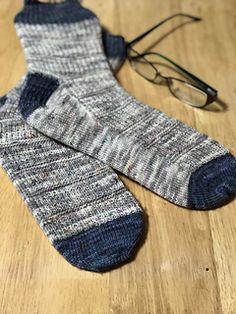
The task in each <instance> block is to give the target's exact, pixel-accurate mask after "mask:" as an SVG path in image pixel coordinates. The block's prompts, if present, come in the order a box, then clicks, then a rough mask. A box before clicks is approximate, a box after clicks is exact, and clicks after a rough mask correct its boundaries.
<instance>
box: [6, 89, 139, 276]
mask: <svg viewBox="0 0 236 314" xmlns="http://www.w3.org/2000/svg"><path fill="white" fill-rule="evenodd" d="M21 92H22V84H19V86H18V87H17V88H15V89H14V90H12V91H11V92H10V93H9V94H8V95H7V96H5V97H2V98H0V164H1V165H2V167H3V168H4V169H5V170H6V171H7V173H8V175H9V176H10V178H11V179H12V181H13V183H14V185H15V186H16V188H17V189H18V191H19V192H20V194H21V195H22V197H23V199H24V200H25V202H26V203H27V204H28V207H29V209H30V211H31V212H32V214H33V216H34V217H35V219H36V220H37V222H38V223H39V225H40V227H41V228H42V230H43V231H44V233H45V235H46V236H47V237H48V238H49V240H50V242H51V243H52V244H53V246H54V247H55V248H56V249H57V250H58V251H59V252H60V253H61V254H62V255H63V256H64V257H65V258H66V259H67V261H68V262H70V263H71V264H73V265H74V266H76V267H79V268H82V269H86V270H91V271H104V270H108V269H110V268H112V267H117V266H118V265H119V264H121V263H123V262H125V261H127V260H129V259H130V258H131V257H132V254H133V250H134V248H135V246H136V243H137V241H138V239H139V237H140V234H141V231H142V224H143V221H142V213H141V209H140V207H139V205H138V204H137V202H136V201H135V199H134V198H133V197H132V195H131V194H130V193H129V192H128V191H127V190H126V188H125V187H124V185H123V183H122V182H121V181H120V180H119V178H118V176H117V175H116V174H115V173H114V172H113V171H112V170H111V169H110V168H109V167H108V166H107V165H105V164H104V163H102V162H100V161H97V160H95V159H94V158H92V157H89V156H87V155H85V154H83V153H79V152H76V151H75V150H73V149H70V148H67V147H65V146H63V145H61V144H59V143H57V142H55V141H53V140H51V139H49V138H47V137H45V136H44V135H42V134H40V133H39V132H38V131H36V130H35V129H33V128H32V127H30V126H28V125H27V124H26V123H25V122H24V120H23V119H22V117H21V115H20V112H19V110H18V102H19V97H20V94H21Z"/></svg>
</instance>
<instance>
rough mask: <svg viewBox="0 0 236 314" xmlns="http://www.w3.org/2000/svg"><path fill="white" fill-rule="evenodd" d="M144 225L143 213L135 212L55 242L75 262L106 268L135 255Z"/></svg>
mask: <svg viewBox="0 0 236 314" xmlns="http://www.w3.org/2000/svg"><path fill="white" fill-rule="evenodd" d="M142 225H143V218H142V214H141V213H135V214H132V215H129V216H125V217H121V218H118V219H115V220H112V221H110V222H107V223H105V224H102V225H100V226H97V227H95V228H91V229H88V230H86V231H84V232H81V233H79V234H78V235H75V236H72V237H69V238H68V239H63V240H57V241H55V242H54V243H53V244H54V246H55V247H56V249H57V250H58V251H59V252H60V253H61V254H62V255H63V256H64V257H65V258H66V259H67V260H68V261H69V262H70V263H71V264H72V265H74V266H76V267H79V268H82V269H85V270H90V271H91V270H92V271H97V272H101V271H106V270H109V269H111V268H113V267H116V266H117V265H119V264H121V263H123V262H125V261H128V260H129V259H130V258H131V256H132V253H133V250H134V248H135V246H136V244H137V242H138V240H139V236H140V234H141V231H142Z"/></svg>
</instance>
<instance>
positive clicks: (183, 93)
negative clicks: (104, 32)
mask: <svg viewBox="0 0 236 314" xmlns="http://www.w3.org/2000/svg"><path fill="white" fill-rule="evenodd" d="M177 16H183V17H187V18H190V19H191V20H193V21H200V20H201V19H200V18H199V17H195V16H192V15H187V14H183V13H178V14H175V15H172V16H170V17H168V18H166V19H164V20H162V21H161V22H159V23H158V24H157V25H155V26H153V27H152V28H151V29H149V30H147V31H146V32H145V33H143V34H141V35H139V36H138V37H137V38H135V39H134V40H132V41H131V42H129V43H127V57H128V60H129V62H130V64H131V66H132V68H133V69H134V70H135V71H136V72H137V73H138V74H140V75H141V76H142V77H144V78H145V79H147V80H148V81H150V82H152V83H154V84H166V85H167V86H168V88H169V90H170V92H171V94H172V95H173V96H175V97H176V98H178V99H179V100H180V101H183V102H184V103H186V104H188V105H190V106H193V107H197V108H203V107H205V106H207V105H209V104H210V103H212V102H213V101H215V100H216V99H217V90H215V89H214V88H213V87H211V86H209V85H208V84H207V83H205V82H203V81H202V80H200V79H199V78H198V77H196V76H195V75H193V74H192V73H190V72H188V71H187V70H185V69H184V68H182V67H181V66H180V65H178V64H177V63H176V62H174V61H172V60H171V59H169V58H168V57H166V56H164V55H162V54H160V53H158V52H144V53H138V52H137V51H136V50H135V49H134V48H133V46H134V45H135V44H137V43H138V42H139V41H141V40H142V39H143V38H144V37H146V36H147V35H148V34H150V33H151V32H153V31H154V30H155V29H156V28H158V27H159V26H161V25H162V24H164V23H165V22H167V21H168V20H170V19H172V18H175V17H177ZM173 72H174V75H173ZM176 74H178V76H180V77H176ZM183 78H184V79H183ZM186 79H187V80H186Z"/></svg>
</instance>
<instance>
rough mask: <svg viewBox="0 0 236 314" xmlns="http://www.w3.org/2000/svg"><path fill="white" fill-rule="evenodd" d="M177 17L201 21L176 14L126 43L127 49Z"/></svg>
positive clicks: (186, 15) (182, 14) (198, 18)
mask: <svg viewBox="0 0 236 314" xmlns="http://www.w3.org/2000/svg"><path fill="white" fill-rule="evenodd" d="M177 16H184V17H188V18H190V19H192V20H194V21H201V20H202V19H201V18H200V17H197V16H193V15H189V14H184V13H176V14H174V15H171V16H169V17H167V18H166V19H164V20H162V21H161V22H159V23H158V24H156V25H154V26H153V27H151V28H150V29H148V30H147V31H146V32H144V33H143V34H141V35H139V36H138V37H136V38H134V39H133V40H132V41H130V42H128V43H127V47H131V46H133V45H135V44H136V43H137V42H139V41H140V40H142V39H143V38H144V37H146V36H147V35H148V34H150V33H151V32H153V31H154V30H155V29H156V28H158V27H159V26H161V25H162V24H164V23H166V22H167V21H169V20H171V19H173V18H175V17H177Z"/></svg>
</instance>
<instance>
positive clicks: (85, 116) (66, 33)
mask: <svg viewBox="0 0 236 314" xmlns="http://www.w3.org/2000/svg"><path fill="white" fill-rule="evenodd" d="M15 22H16V29H17V32H18V34H19V37H20V40H21V43H22V45H23V47H24V50H25V54H26V58H27V61H28V66H29V68H28V69H29V74H28V77H27V80H26V82H25V86H24V91H23V93H22V95H21V100H20V110H21V113H22V115H23V117H24V119H26V120H27V122H28V123H29V124H31V125H32V126H34V127H35V128H36V129H38V130H40V131H41V132H43V133H45V134H47V135H48V136H50V137H52V138H54V139H57V140H58V141H60V142H63V143H65V144H67V145H68V146H71V147H73V148H75V149H77V150H80V151H83V152H86V153H87V154H90V155H91V156H94V157H96V158H98V159H100V160H102V161H103V162H105V163H107V164H108V165H110V166H112V167H113V168H114V169H117V170H119V171H120V172H122V173H124V174H126V175H127V176H129V177H130V178H132V179H134V180H135V181H137V182H139V183H140V184H142V185H144V186H146V187H147V188H149V189H150V190H152V191H154V192H155V193H157V194H159V195H160V196H162V197H164V198H166V199H167V200H169V201H171V202H174V203H176V204H179V205H181V206H184V207H190V208H197V209H208V208H214V207H217V206H220V205H221V204H224V203H225V202H227V201H228V200H229V199H230V198H231V197H232V196H233V195H234V194H235V192H236V161H235V159H234V157H233V156H232V155H231V154H230V153H229V152H228V150H227V149H225V148H224V147H223V146H222V145H220V144H218V143H217V142H215V141H214V140H212V139H210V138H208V137H207V136H205V135H202V134H200V133H198V132H197V131H195V130H194V129H192V128H190V127H188V126H186V125H184V124H183V123H181V122H179V121H177V120H175V119H170V118H169V117H168V116H166V115H165V114H164V113H162V112H160V111H158V110H155V109H152V108H150V107H148V106H146V105H144V104H142V103H140V102H139V101H137V100H136V99H134V98H133V97H131V96H130V95H128V94H127V93H126V92H125V91H124V90H123V89H122V88H121V87H120V86H119V84H118V83H117V81H116V80H115V78H114V77H113V75H112V73H111V72H110V69H109V66H108V63H107V61H106V58H105V55H104V53H103V49H102V40H101V27H100V24H99V22H98V20H97V18H96V16H95V15H94V14H93V13H92V12H91V11H89V10H87V9H84V8H83V7H79V6H78V4H77V3H76V1H73V0H68V1H67V2H66V3H64V4H60V5H52V4H47V5H42V4H38V3H34V4H31V5H28V6H26V8H25V9H24V10H23V11H22V12H21V13H20V14H19V15H18V16H17V17H16V20H15ZM52 39H53V40H52ZM75 43H76V44H75ZM79 56H80V57H79Z"/></svg>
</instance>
